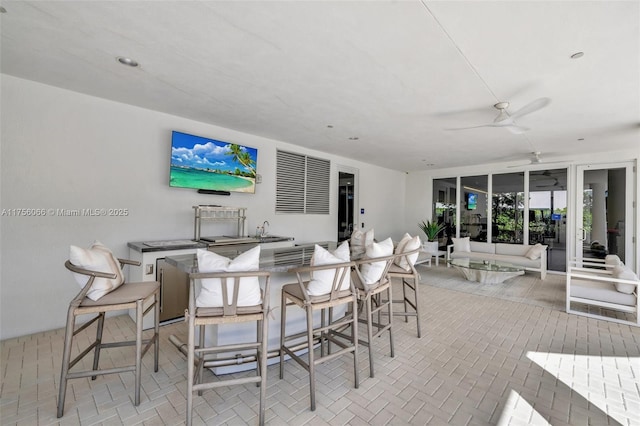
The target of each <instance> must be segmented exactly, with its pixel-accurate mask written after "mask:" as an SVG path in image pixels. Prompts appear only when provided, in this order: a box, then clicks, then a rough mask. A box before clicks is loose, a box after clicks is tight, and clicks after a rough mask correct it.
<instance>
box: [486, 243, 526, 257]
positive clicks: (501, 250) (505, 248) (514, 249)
mask: <svg viewBox="0 0 640 426" xmlns="http://www.w3.org/2000/svg"><path fill="white" fill-rule="evenodd" d="M495 245H496V254H508V255H511V256H522V257H524V256H526V254H527V252H528V251H529V248H530V247H531V246H530V245H524V244H507V243H496V244H495Z"/></svg>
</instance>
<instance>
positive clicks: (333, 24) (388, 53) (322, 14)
mask: <svg viewBox="0 0 640 426" xmlns="http://www.w3.org/2000/svg"><path fill="white" fill-rule="evenodd" d="M1 5H2V6H3V7H4V8H5V9H6V13H3V14H2V15H1V17H2V45H1V51H0V52H1V70H2V73H5V74H9V75H13V76H16V77H20V78H25V79H29V80H35V81H39V82H42V83H46V84H50V85H54V86H59V87H62V88H65V89H69V90H74V91H77V92H82V93H87V94H90V95H94V96H99V97H102V98H107V99H112V100H115V101H119V102H124V103H128V104H133V105H138V106H141V107H144V108H149V109H153V110H157V111H163V112H166V113H169V114H173V115H178V116H183V117H188V118H191V119H195V120H198V121H202V122H207V123H212V124H215V125H218V126H223V127H226V128H231V129H235V130H238V131H242V132H247V133H251V134H255V135H260V136H264V137H267V138H272V139H277V140H281V141H285V142H289V143H293V144H297V145H301V146H305V147H308V148H312V149H316V150H320V151H324V152H330V153H334V154H337V155H341V156H345V157H349V158H354V159H358V160H362V161H365V162H368V163H372V164H377V165H381V166H384V167H388V168H392V169H397V170H406V171H414V170H424V169H429V168H431V169H433V168H443V167H451V166H464V165H471V164H478V163H492V162H496V161H507V160H508V161H513V162H516V163H517V162H522V161H524V162H526V160H527V158H528V153H530V152H532V151H541V152H542V155H541V157H542V158H543V159H545V158H547V159H549V158H559V157H563V156H564V157H565V158H567V157H566V156H570V155H571V154H572V153H576V152H601V151H609V150H623V149H631V148H634V147H636V146H637V144H639V143H640V142H639V141H640V30H639V27H640V2H639V1H608V0H606V1H529V2H525V1H437V2H433V1H426V0H425V1H304V2H293V1H255V2H245V1H234V2H231V1H229V2H222V1H159V2H149V1H122V2H112V1H80V2H76V1H6V0H2V1H1ZM579 51H582V52H584V56H583V57H582V58H580V59H571V58H570V56H571V55H572V54H574V53H576V52H579ZM118 56H128V57H131V58H134V59H135V60H137V61H138V62H139V63H140V65H141V66H140V67H139V68H130V67H126V66H123V65H121V64H119V63H118V62H117V61H116V59H115V58H116V57H118ZM541 97H549V98H550V99H551V104H550V105H549V106H547V107H546V108H543V109H541V110H539V111H537V112H535V113H532V114H530V115H527V116H524V117H521V118H519V119H518V120H517V123H518V124H519V125H522V126H525V127H529V128H530V129H531V130H530V131H529V132H527V133H525V134H521V135H515V134H512V133H510V132H509V131H507V130H506V129H503V128H490V127H484V128H477V129H469V130H458V131H452V130H447V129H450V128H455V127H465V126H474V125H479V124H484V123H490V122H491V121H492V120H493V118H494V117H495V116H496V115H497V110H495V109H494V108H493V106H492V105H493V104H494V103H496V102H498V101H509V102H510V103H511V107H510V110H511V111H512V112H513V111H515V110H517V109H518V108H520V107H522V106H524V105H526V104H528V103H529V102H531V101H533V100H535V99H537V98H541ZM329 126H332V127H329ZM181 130H183V131H188V130H189V129H181ZM202 136H207V137H212V138H216V136H217V135H215V134H208V135H202ZM354 137H357V138H358V139H357V140H350V139H349V138H354ZM580 138H584V140H582V141H581V140H578V139H580ZM429 164H433V165H429Z"/></svg>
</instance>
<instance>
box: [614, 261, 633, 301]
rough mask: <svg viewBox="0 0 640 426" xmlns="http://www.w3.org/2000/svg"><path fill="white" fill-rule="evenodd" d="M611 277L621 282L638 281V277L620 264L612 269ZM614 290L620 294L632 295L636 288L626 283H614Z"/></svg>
mask: <svg viewBox="0 0 640 426" xmlns="http://www.w3.org/2000/svg"><path fill="white" fill-rule="evenodd" d="M613 277H614V278H618V279H621V280H629V281H638V276H637V275H636V273H635V272H633V271H632V270H631V268H629V267H628V266H627V265H624V264H621V265H617V266H616V267H615V268H613ZM615 285H616V290H618V291H619V292H620V293H626V294H632V293H633V292H634V290H635V289H636V288H637V287H638V286H636V285H633V284H627V283H618V282H616V283H615Z"/></svg>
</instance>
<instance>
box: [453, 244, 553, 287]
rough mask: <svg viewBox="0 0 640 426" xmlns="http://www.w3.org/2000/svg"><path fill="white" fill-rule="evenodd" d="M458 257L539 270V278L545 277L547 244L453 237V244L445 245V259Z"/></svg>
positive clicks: (528, 269)
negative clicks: (509, 242) (508, 242)
mask: <svg viewBox="0 0 640 426" xmlns="http://www.w3.org/2000/svg"><path fill="white" fill-rule="evenodd" d="M460 258H468V259H473V260H496V261H500V262H505V263H510V264H512V265H516V266H520V267H523V268H525V270H527V271H536V272H540V279H543V280H544V279H545V278H546V277H547V246H546V245H542V244H535V245H528V244H506V243H483V242H478V241H470V240H469V238H453V244H451V245H448V246H447V260H451V259H460Z"/></svg>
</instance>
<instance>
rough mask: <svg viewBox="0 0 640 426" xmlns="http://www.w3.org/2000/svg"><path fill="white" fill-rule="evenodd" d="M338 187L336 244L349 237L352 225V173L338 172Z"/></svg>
mask: <svg viewBox="0 0 640 426" xmlns="http://www.w3.org/2000/svg"><path fill="white" fill-rule="evenodd" d="M338 181H339V183H338V184H339V186H338V242H340V241H344V240H347V239H349V237H351V233H352V232H353V230H354V224H353V202H354V200H353V195H354V188H355V187H354V185H355V176H354V175H353V174H352V173H346V172H339V179H338Z"/></svg>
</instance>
